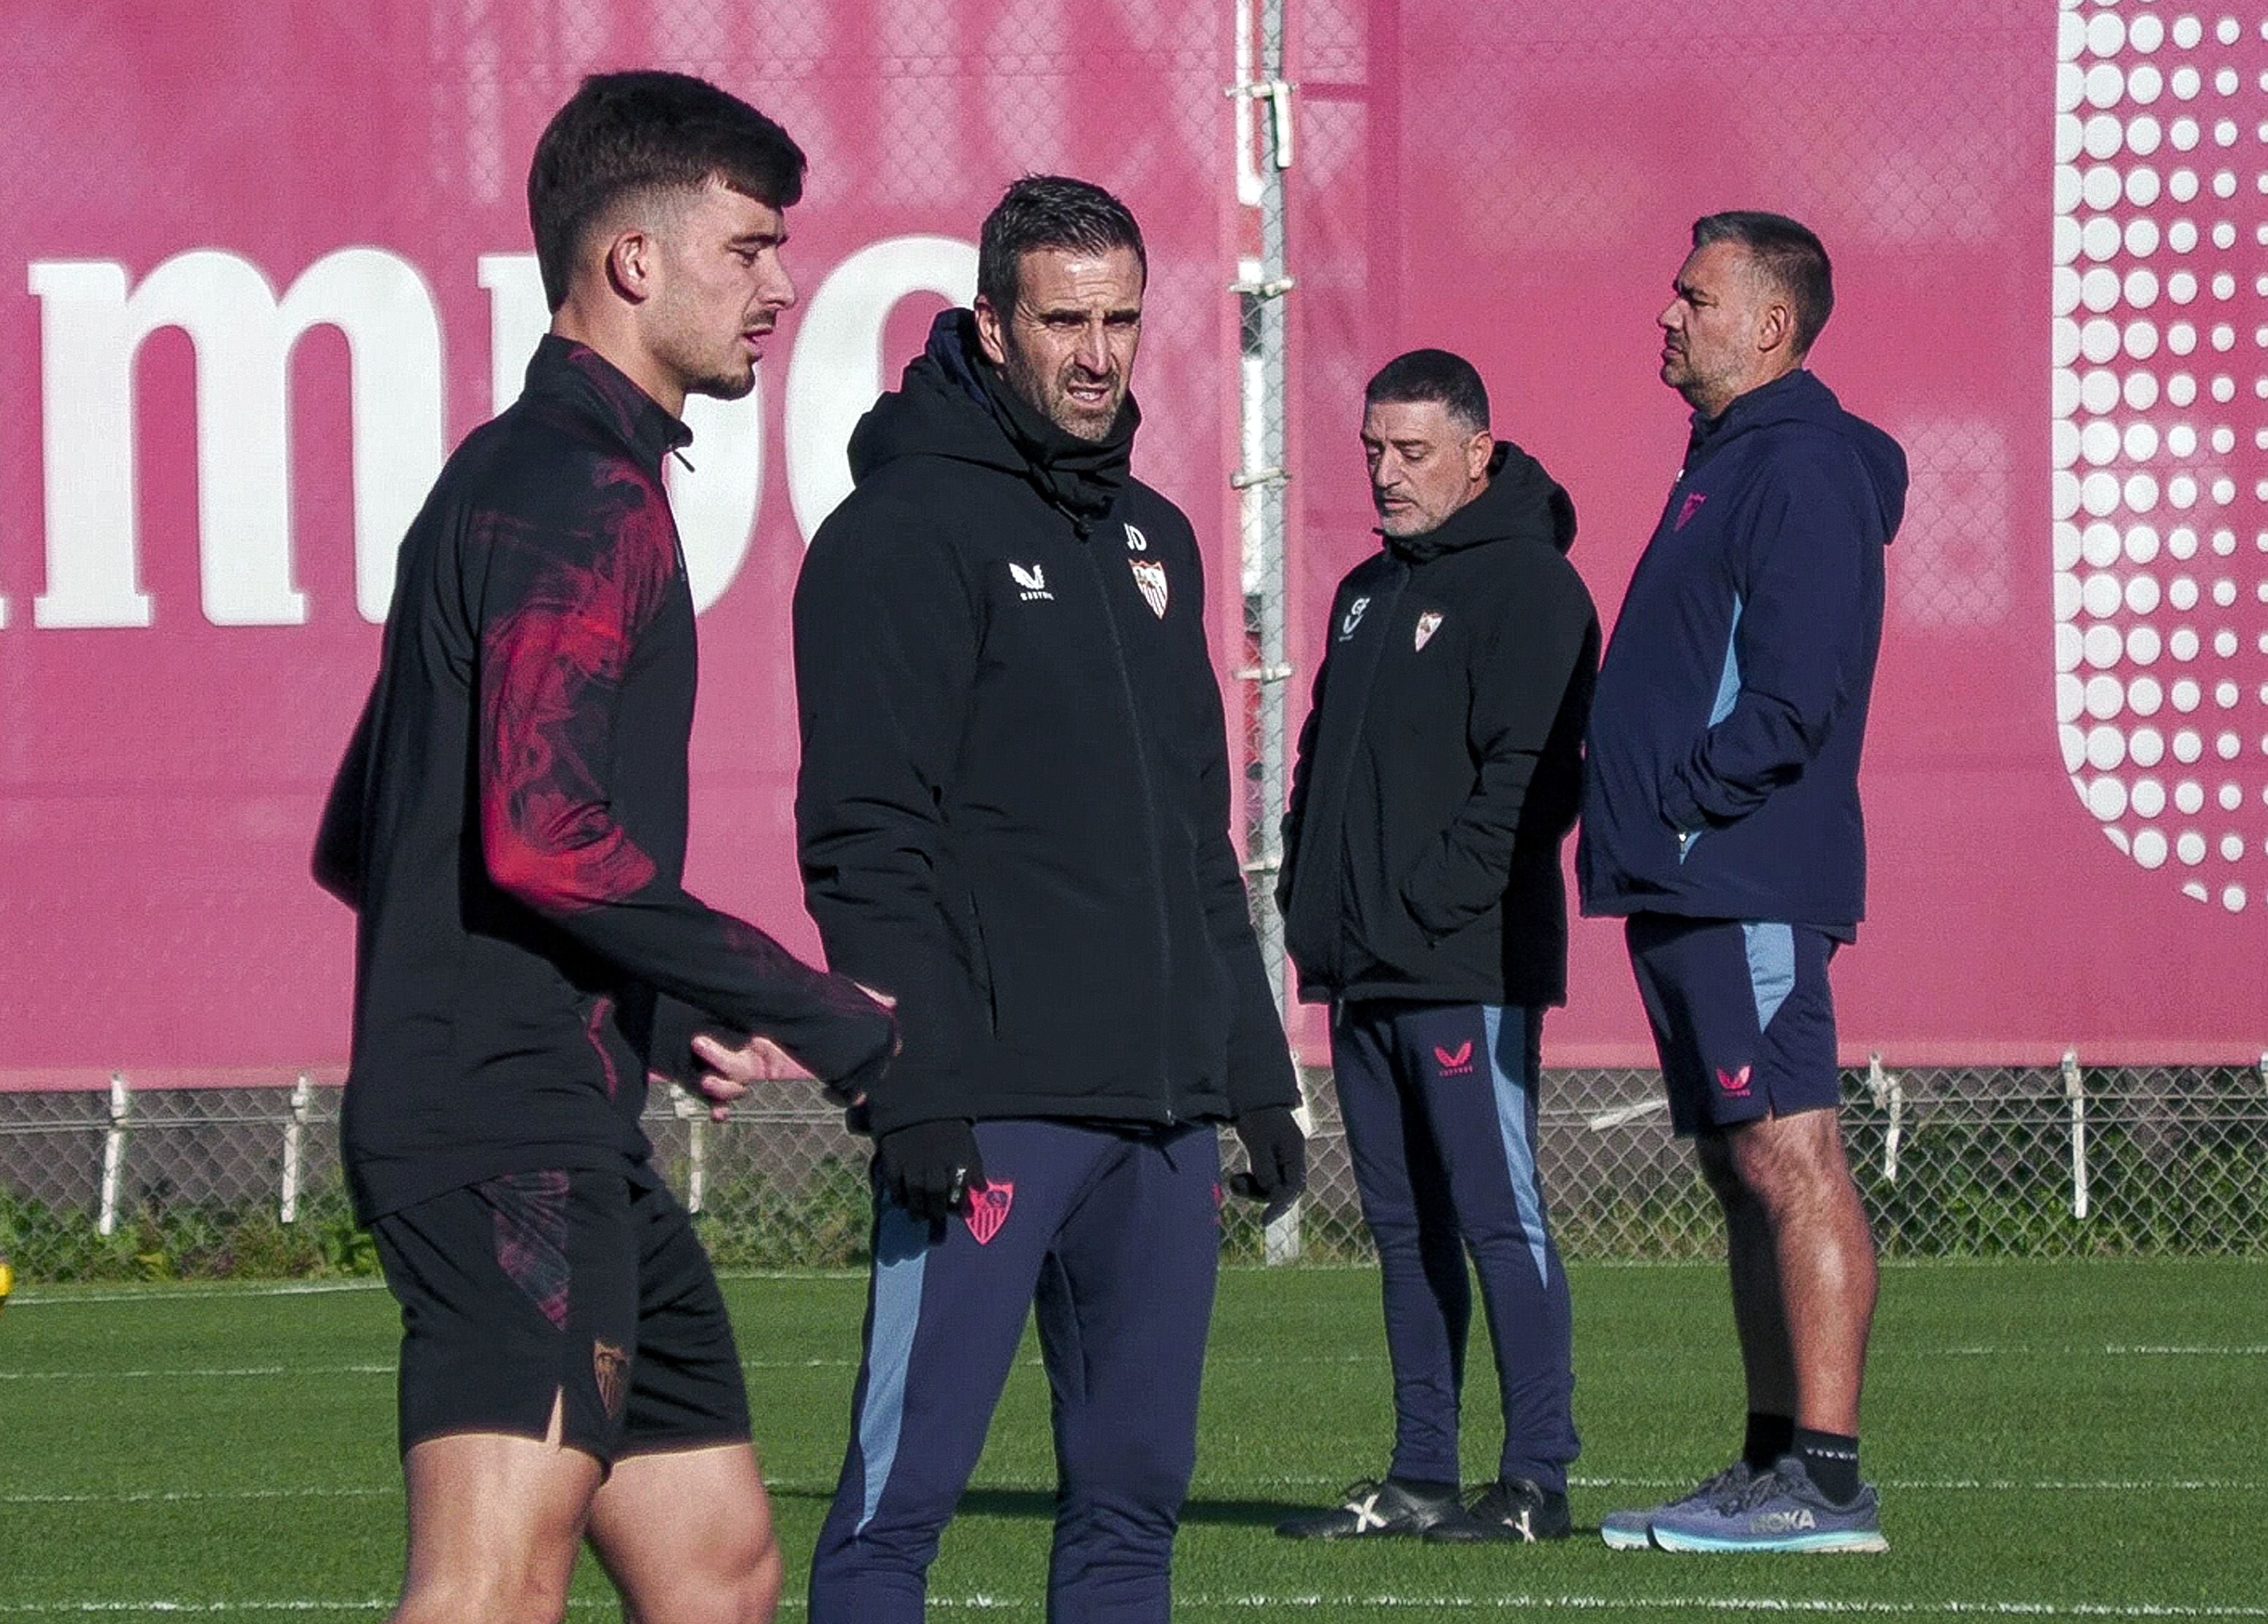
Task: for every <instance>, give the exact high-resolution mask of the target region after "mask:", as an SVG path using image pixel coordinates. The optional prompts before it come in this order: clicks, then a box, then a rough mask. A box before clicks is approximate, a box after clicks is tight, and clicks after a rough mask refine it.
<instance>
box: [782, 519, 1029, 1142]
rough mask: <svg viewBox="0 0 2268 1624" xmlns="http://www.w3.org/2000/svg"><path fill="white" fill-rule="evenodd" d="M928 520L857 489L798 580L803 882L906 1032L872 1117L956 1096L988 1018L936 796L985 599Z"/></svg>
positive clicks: (897, 1119)
mask: <svg viewBox="0 0 2268 1624" xmlns="http://www.w3.org/2000/svg"><path fill="white" fill-rule="evenodd" d="M935 523H936V521H935V520H934V519H928V518H923V517H921V516H920V515H917V514H916V513H914V512H913V511H909V510H908V509H905V508H902V507H897V506H895V505H887V504H884V503H880V502H877V501H874V500H872V499H867V498H863V497H854V498H853V499H852V502H851V503H850V504H847V505H846V507H845V508H844V509H842V510H838V511H836V513H835V514H834V515H833V516H831V517H830V518H828V521H827V522H826V523H825V524H823V525H821V526H820V528H819V533H818V534H817V535H815V536H814V537H813V538H812V543H811V547H810V550H809V552H808V553H806V555H805V557H804V564H803V574H802V576H801V577H800V578H799V581H798V582H797V584H796V592H795V680H796V701H797V710H798V715H799V720H800V724H801V728H802V735H803V766H802V770H801V773H800V775H799V777H798V779H797V782H796V799H795V816H796V843H797V849H798V852H799V856H800V859H801V862H802V865H803V884H804V897H805V900H806V904H807V906H808V907H809V908H810V909H811V916H812V918H813V919H814V920H815V921H817V922H818V925H819V934H820V937H821V940H823V941H824V942H825V943H826V944H827V956H828V962H829V963H831V964H833V965H835V966H836V967H838V968H839V969H841V970H842V971H843V973H844V974H849V975H853V976H856V977H857V978H858V980H859V981H863V982H865V984H866V985H867V986H869V987H874V988H880V990H882V991H883V992H886V993H888V994H891V995H892V996H895V998H896V999H897V1000H898V1003H897V1016H898V1021H899V1025H900V1028H901V1030H902V1032H903V1033H904V1039H905V1049H904V1052H903V1053H902V1054H901V1055H900V1056H899V1058H898V1060H897V1062H895V1066H894V1067H893V1069H892V1074H891V1077H890V1081H889V1083H888V1084H887V1085H886V1087H885V1088H884V1089H883V1091H881V1093H880V1094H879V1095H877V1096H876V1097H874V1098H873V1099H871V1100H870V1101H869V1118H868V1120H869V1121H870V1122H871V1124H872V1126H873V1128H874V1129H875V1130H876V1131H877V1132H883V1131H887V1130H888V1129H889V1128H897V1127H902V1126H905V1125H906V1124H908V1123H910V1122H917V1121H926V1120H930V1119H932V1118H934V1117H936V1116H939V1115H940V1114H943V1113H947V1112H949V1111H950V1110H951V1105H950V1101H951V1100H952V1099H953V1098H954V1095H955V1093H956V1092H957V1091H956V1090H954V1088H953V1087H952V1086H951V1082H950V1080H951V1079H952V1078H953V1077H954V1075H955V1074H956V1072H957V1070H958V1069H959V1068H961V1066H963V1065H965V1064H966V1063H967V1057H968V1055H970V1054H976V1053H978V1052H981V1049H982V1047H983V1043H984V1042H985V1041H986V1040H987V1037H988V1033H989V1027H990V1011H989V1010H988V1008H987V1007H986V1006H985V1004H984V1003H983V1000H982V996H981V995H980V992H979V990H978V982H977V975H976V966H975V965H974V962H973V959H974V952H975V950H974V946H973V944H972V941H971V937H972V936H973V931H972V930H968V929H967V928H966V920H967V916H968V911H969V910H968V899H967V886H966V883H965V881H964V880H962V878H961V876H960V874H959V871H958V870H957V869H956V868H955V867H954V857H953V855H952V851H951V842H950V838H949V832H948V831H947V829H946V827H945V823H944V818H943V813H942V812H940V810H939V804H940V800H941V798H942V797H943V794H944V791H945V787H946V783H948V781H949V779H950V777H951V775H952V771H953V765H954V757H955V755H956V753H957V752H958V751H959V749H960V746H961V733H962V730H963V726H964V721H965V715H966V706H967V704H968V694H969V693H970V691H971V690H972V688H973V687H974V686H975V683H976V662H977V651H978V646H979V629H978V621H977V610H976V603H975V601H974V600H973V599H972V597H971V594H970V592H969V589H968V584H967V583H966V582H964V580H963V579H962V577H961V573H960V571H959V570H958V568H957V566H956V565H955V563H954V559H953V556H952V555H951V553H950V552H949V550H948V549H947V548H946V547H944V546H942V545H935V544H932V542H931V540H930V539H929V538H928V537H927V536H926V535H925V534H924V532H926V531H928V530H930V529H932V527H933V526H934V525H935ZM957 922H958V923H957Z"/></svg>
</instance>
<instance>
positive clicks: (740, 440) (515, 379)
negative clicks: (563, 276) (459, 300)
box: [480, 254, 764, 613]
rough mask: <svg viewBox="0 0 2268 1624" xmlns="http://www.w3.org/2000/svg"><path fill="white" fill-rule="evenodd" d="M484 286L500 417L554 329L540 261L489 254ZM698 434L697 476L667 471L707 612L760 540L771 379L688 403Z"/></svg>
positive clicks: (696, 593)
mask: <svg viewBox="0 0 2268 1624" xmlns="http://www.w3.org/2000/svg"><path fill="white" fill-rule="evenodd" d="M480 283H481V286H482V287H483V288H486V289H487V290H489V334H490V340H489V355H490V362H489V379H490V390H491V391H492V392H493V395H494V399H495V401H496V409H497V411H499V412H501V411H502V410H504V408H505V407H507V406H510V405H511V404H512V402H513V401H514V400H518V399H519V391H520V386H521V383H522V381H523V380H524V379H525V378H526V376H527V358H528V356H532V355H534V353H535V346H536V344H537V342H539V341H540V340H541V338H542V337H543V334H544V332H545V330H546V329H547V328H549V326H550V325H551V312H550V311H549V308H548V307H547V306H546V305H545V303H544V298H543V277H542V276H541V273H540V272H539V271H538V270H537V269H536V265H535V256H534V254H482V256H481V259H480ZM685 421H686V423H687V424H688V425H689V427H690V428H691V429H692V430H693V444H692V445H691V446H689V448H688V449H687V452H686V455H687V456H688V457H689V459H691V460H692V462H693V465H694V467H695V468H696V469H697V470H698V472H697V473H695V472H689V471H688V470H687V469H686V467H685V465H684V464H683V463H681V462H679V461H677V460H675V459H671V461H670V462H669V463H668V465H667V467H666V470H665V478H666V482H667V484H668V486H669V497H670V499H669V505H670V508H671V510H672V511H674V513H675V514H676V515H677V533H678V539H679V540H681V542H682V543H683V544H684V547H685V574H686V577H687V580H688V581H689V584H691V586H692V588H693V607H694V609H695V611H696V613H700V612H703V611H705V610H707V608H708V607H709V606H710V605H711V604H713V603H715V602H716V601H717V600H718V599H719V598H722V597H723V596H724V595H725V589H726V588H728V587H729V586H731V585H732V584H733V577H736V576H737V575H739V574H740V566H741V564H742V563H744V562H747V556H748V546H749V544H750V543H751V542H752V541H754V540H755V531H756V503H757V502H758V500H759V499H760V498H761V497H762V495H763V456H764V410H763V372H762V369H761V368H759V369H758V371H757V373H756V387H755V389H754V390H753V391H751V392H750V393H748V394H747V396H745V397H744V398H742V399H740V400H713V399H711V398H710V397H708V396H705V395H695V396H693V397H692V398H691V399H689V400H687V401H686V402H685Z"/></svg>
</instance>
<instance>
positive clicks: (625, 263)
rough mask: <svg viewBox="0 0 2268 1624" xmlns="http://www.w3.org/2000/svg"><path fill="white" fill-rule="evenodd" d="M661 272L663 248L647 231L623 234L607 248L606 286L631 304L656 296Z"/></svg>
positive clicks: (640, 302)
mask: <svg viewBox="0 0 2268 1624" xmlns="http://www.w3.org/2000/svg"><path fill="white" fill-rule="evenodd" d="M660 268H661V245H660V244H659V243H658V242H656V241H655V240H654V239H653V238H652V235H651V234H649V233H647V232H645V231H622V232H620V233H618V234H617V235H616V236H615V239H614V240H613V241H612V242H610V243H608V245H607V283H608V286H610V287H612V288H613V289H614V290H615V293H616V294H618V295H620V296H621V297H622V299H623V300H624V301H626V302H627V303H629V304H632V305H643V304H644V303H645V302H646V300H648V299H650V298H652V297H653V295H654V288H655V278H656V276H658V274H659V271H660Z"/></svg>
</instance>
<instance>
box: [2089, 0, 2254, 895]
mask: <svg viewBox="0 0 2268 1624" xmlns="http://www.w3.org/2000/svg"><path fill="white" fill-rule="evenodd" d="M2057 40H2058V45H2057V49H2058V73H2057V78H2056V129H2055V161H2056V168H2055V174H2054V202H2055V230H2054V234H2053V259H2054V263H2053V266H2052V268H2051V293H2052V308H2051V312H2050V318H2051V342H2050V353H2051V357H2052V364H2053V371H2052V375H2051V387H2050V397H2051V409H2052V412H2053V417H2052V423H2051V434H2050V449H2051V455H2052V459H2053V469H2052V473H2051V492H2052V497H2053V511H2052V513H2051V515H2050V518H2051V533H2052V546H2051V550H2052V554H2053V570H2054V575H2053V583H2052V584H2053V592H2052V594H2051V597H2052V601H2053V606H2054V611H2055V619H2056V636H2055V650H2054V652H2055V662H2056V678H2055V683H2056V687H2055V704H2056V715H2057V722H2058V727H2059V729H2060V731H2061V754H2062V758H2063V761H2064V765H2065V767H2066V770H2067V771H2068V772H2069V773H2070V775H2071V781H2072V787H2073V790H2075V791H2076V792H2077V794H2078V796H2079V798H2080V802H2081V804H2082V805H2084V806H2085V807H2086V809H2087V811H2088V814H2089V815H2090V816H2092V817H2094V818H2095V819H2096V820H2097V821H2098V822H2099V823H2100V824H2101V825H2102V827H2103V829H2104V832H2105V833H2106V834H2108V835H2109V836H2110V840H2111V842H2112V844H2113V845H2114V846H2116V847H2117V849H2118V850H2120V851H2123V852H2124V853H2126V854H2127V855H2128V856H2131V857H2132V860H2133V861H2134V862H2135V863H2137V864H2138V865H2139V866H2140V867H2141V868H2143V869H2146V870H2150V871H2166V872H2167V873H2168V874H2169V876H2170V877H2171V878H2172V880H2173V883H2174V884H2176V885H2178V886H2179V887H2180V889H2181V890H2182V891H2183V893H2184V894H2186V895H2188V896H2190V897H2191V898H2193V899H2197V900H2201V901H2203V902H2205V904H2207V905H2208V906H2212V905H2216V904H2217V905H2218V906H2219V907H2220V908H2228V909H2229V910H2230V911H2232V912H2239V913H2242V912H2244V911H2247V910H2248V909H2256V908H2260V909H2268V267H2264V265H2263V264H2262V262H2261V259H2260V255H2259V253H2258V250H2260V249H2261V248H2268V20H2264V21H2262V22H2261V23H2260V26H2257V27H2255V26H2252V25H2251V24H2250V23H2242V22H2240V21H2239V20H2238V19H2237V18H2235V17H2233V16H2224V15H2221V14H2220V13H2219V12H2217V11H2211V10H2207V11H2203V12H2198V11H2194V10H2184V9H2182V4H2181V3H2180V0H2173V3H2168V0H2062V7H2061V16H2060V19H2059V26H2058V36H2057Z"/></svg>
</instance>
